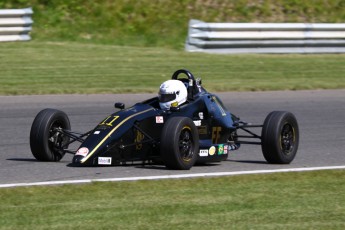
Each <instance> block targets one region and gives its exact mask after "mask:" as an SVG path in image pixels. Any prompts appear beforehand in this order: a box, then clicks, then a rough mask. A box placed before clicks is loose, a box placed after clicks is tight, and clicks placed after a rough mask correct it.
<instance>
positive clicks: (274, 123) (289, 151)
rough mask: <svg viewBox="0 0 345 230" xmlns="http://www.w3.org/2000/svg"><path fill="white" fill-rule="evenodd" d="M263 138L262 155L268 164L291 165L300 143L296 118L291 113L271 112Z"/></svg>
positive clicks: (264, 128) (267, 118)
mask: <svg viewBox="0 0 345 230" xmlns="http://www.w3.org/2000/svg"><path fill="white" fill-rule="evenodd" d="M261 138H262V140H261V148H262V153H263V155H264V157H265V159H266V161H267V162H268V163H271V164H289V163H290V162H291V161H292V160H293V159H294V158H295V156H296V152H297V149H298V143H299V130H298V123H297V120H296V117H295V116H294V115H293V114H292V113H290V112H284V111H273V112H271V113H270V114H268V115H267V117H266V119H265V121H264V125H263V128H262V132H261Z"/></svg>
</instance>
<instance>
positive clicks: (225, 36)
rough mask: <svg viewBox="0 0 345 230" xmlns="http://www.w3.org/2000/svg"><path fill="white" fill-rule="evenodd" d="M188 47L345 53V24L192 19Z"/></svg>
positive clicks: (212, 50)
mask: <svg viewBox="0 0 345 230" xmlns="http://www.w3.org/2000/svg"><path fill="white" fill-rule="evenodd" d="M185 48H186V50H187V51H191V52H195V51H196V52H208V53H345V23H313V24H304V23H206V22H202V21H199V20H194V19H192V20H190V21H189V29H188V37H187V40H186V44H185Z"/></svg>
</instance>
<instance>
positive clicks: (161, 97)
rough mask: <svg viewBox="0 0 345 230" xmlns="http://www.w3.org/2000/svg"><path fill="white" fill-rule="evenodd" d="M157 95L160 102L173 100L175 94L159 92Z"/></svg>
mask: <svg viewBox="0 0 345 230" xmlns="http://www.w3.org/2000/svg"><path fill="white" fill-rule="evenodd" d="M158 97H159V101H160V102H168V101H173V100H175V99H176V94H174V93H173V94H159V95H158Z"/></svg>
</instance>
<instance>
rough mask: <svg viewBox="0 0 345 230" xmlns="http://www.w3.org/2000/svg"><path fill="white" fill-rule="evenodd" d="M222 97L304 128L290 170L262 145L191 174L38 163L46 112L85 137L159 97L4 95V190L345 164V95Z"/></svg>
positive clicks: (248, 116) (258, 115)
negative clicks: (34, 139) (123, 109)
mask: <svg viewBox="0 0 345 230" xmlns="http://www.w3.org/2000/svg"><path fill="white" fill-rule="evenodd" d="M218 95H219V96H220V98H221V99H222V100H223V102H224V104H225V105H226V106H227V107H228V108H229V110H230V111H231V112H232V113H234V114H236V115H238V116H240V117H241V119H242V120H245V121H248V122H251V123H254V124H261V123H263V121H264V119H265V117H266V115H267V114H268V113H269V112H270V111H273V110H285V111H290V112H292V113H294V114H295V116H296V117H297V120H298V122H299V127H300V146H299V150H298V153H297V156H296V158H295V160H294V161H293V162H292V163H291V164H289V165H272V164H267V163H266V162H265V159H264V158H263V155H262V153H261V147H260V146H253V145H242V146H241V148H240V149H239V150H237V151H234V152H231V154H230V155H229V158H228V160H227V161H223V162H221V163H213V164H209V165H206V166H194V167H193V168H192V169H191V170H189V171H175V170H167V169H166V168H165V167H164V166H160V165H146V166H142V165H140V164H136V165H128V166H112V167H81V168H80V167H79V168H78V167H71V166H70V162H71V160H72V155H69V154H67V155H65V157H64V158H63V159H62V160H61V161H60V162H38V161H36V160H35V158H34V157H33V156H32V154H31V152H30V146H29V133H30V128H31V124H32V121H33V119H34V117H35V116H36V114H37V113H38V112H39V111H40V110H42V109H44V108H56V109H60V110H63V111H65V112H66V113H67V114H68V116H69V118H70V121H71V125H72V130H74V131H80V132H85V131H88V130H90V129H92V128H94V126H95V125H96V124H98V123H99V122H100V121H101V120H103V119H104V118H105V117H106V116H107V115H109V114H110V113H112V112H114V111H115V108H114V107H113V105H114V102H118V101H120V102H124V103H125V104H126V106H131V105H133V104H134V103H135V102H137V101H141V100H144V99H146V98H149V97H152V96H153V94H135V95H46V96H0V127H1V132H0V185H3V184H13V183H32V182H51V181H66V180H83V179H107V178H127V177H138V176H141V177H142V176H169V175H179V174H196V173H217V172H238V171H248V170H274V169H291V168H307V167H322V166H343V165H345V135H344V132H345V122H344V118H345V90H320V91H280V92H240V93H238V92H230V93H219V94H218ZM259 132H260V131H259V130H258V133H259Z"/></svg>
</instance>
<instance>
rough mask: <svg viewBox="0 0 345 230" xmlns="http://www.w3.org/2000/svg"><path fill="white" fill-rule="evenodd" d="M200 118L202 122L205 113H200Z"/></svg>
mask: <svg viewBox="0 0 345 230" xmlns="http://www.w3.org/2000/svg"><path fill="white" fill-rule="evenodd" d="M199 118H200V119H201V120H203V119H204V113H203V112H200V113H199Z"/></svg>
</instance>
